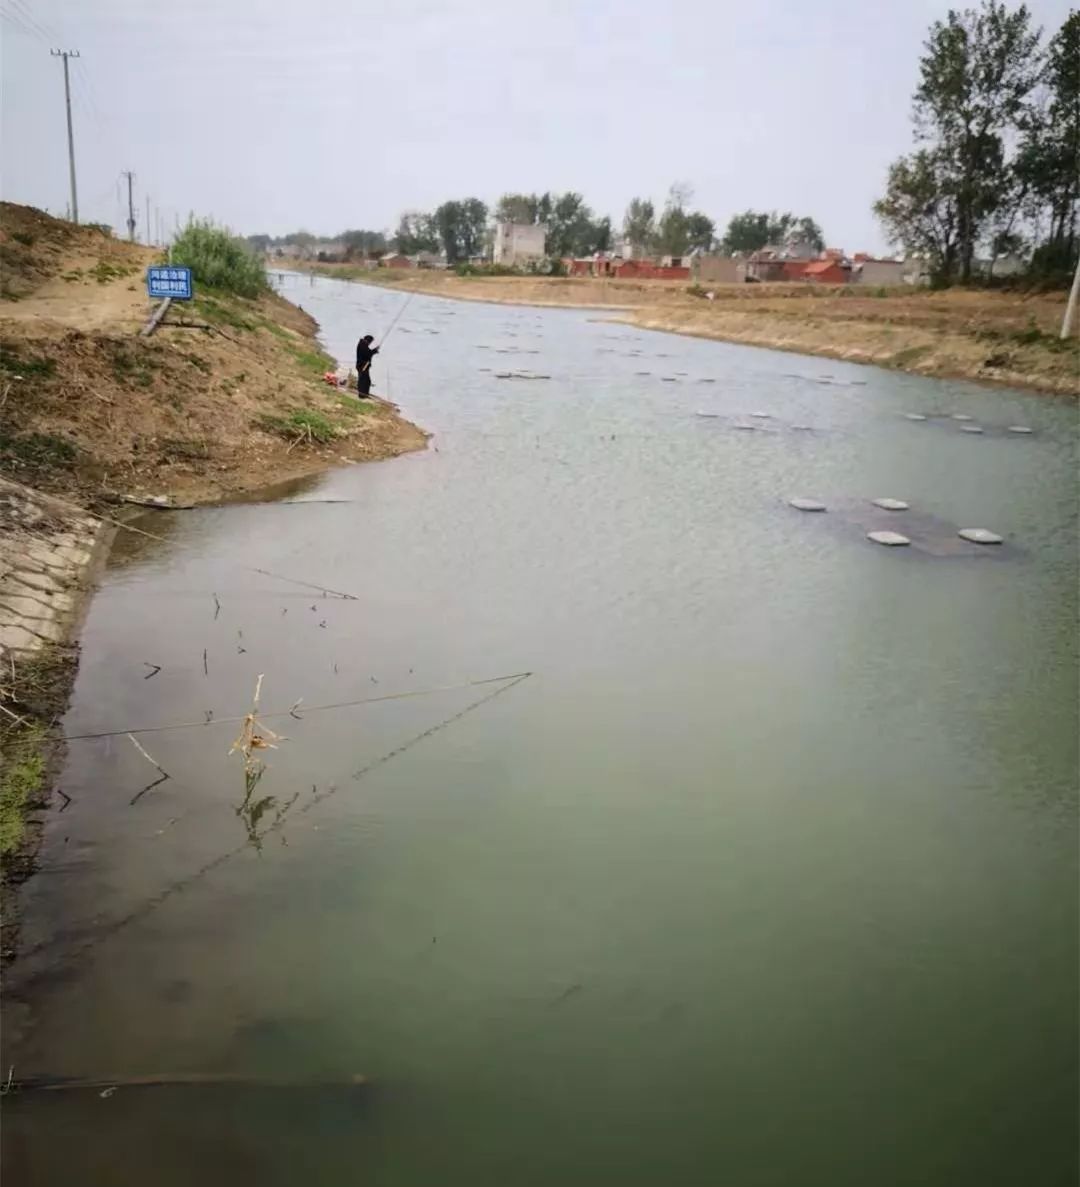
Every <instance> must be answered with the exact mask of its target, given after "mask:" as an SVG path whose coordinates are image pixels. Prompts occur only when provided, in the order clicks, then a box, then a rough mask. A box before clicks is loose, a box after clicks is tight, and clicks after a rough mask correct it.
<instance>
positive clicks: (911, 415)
mask: <svg viewBox="0 0 1080 1187" xmlns="http://www.w3.org/2000/svg"><path fill="white" fill-rule="evenodd" d="M904 418H905V419H906V420H926V417H925V416H923V414H922V413H921V412H905V413H904Z"/></svg>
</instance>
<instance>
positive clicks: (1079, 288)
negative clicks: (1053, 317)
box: [1061, 258, 1080, 338]
mask: <svg viewBox="0 0 1080 1187" xmlns="http://www.w3.org/2000/svg"><path fill="white" fill-rule="evenodd" d="M1078 296H1080V258H1078V259H1077V261H1076V271H1075V272H1074V273H1073V282H1072V288H1071V289H1070V290H1069V303H1068V304H1067V305H1066V306H1065V317H1064V320H1063V321H1062V323H1061V336H1062V338H1068V336H1069V335H1070V334H1071V333H1072V322H1073V314H1075V312H1076V299H1077V297H1078Z"/></svg>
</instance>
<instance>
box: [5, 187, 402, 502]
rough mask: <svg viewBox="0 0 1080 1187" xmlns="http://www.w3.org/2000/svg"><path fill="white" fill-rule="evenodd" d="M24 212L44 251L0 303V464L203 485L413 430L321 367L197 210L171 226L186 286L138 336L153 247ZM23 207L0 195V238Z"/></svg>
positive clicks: (80, 482)
mask: <svg viewBox="0 0 1080 1187" xmlns="http://www.w3.org/2000/svg"><path fill="white" fill-rule="evenodd" d="M33 215H34V217H33V220H32V221H33V225H34V227H35V228H36V230H35V239H34V243H33V244H32V245H31V246H30V248H28V250H32V251H33V252H35V253H37V254H39V255H42V256H44V257H45V258H46V259H47V261H48V263H47V266H46V265H44V264H43V265H41V266H37V265H34V264H33V263H32V260H31V258H30V257H26V259H25V260H24V271H23V275H24V277H25V278H27V279H26V286H29V283H30V280H29V278H30V277H31V276H32V275H36V276H38V277H41V278H43V279H41V281H40V283H38V284H37V286H36V287H34V288H30V287H24V291H23V293H22V295H21V296H20V299H19V300H18V301H17V302H13V303H9V304H7V305H2V304H0V468H2V469H3V470H4V471H5V473H7V474H8V476H9V477H12V478H15V479H17V480H19V481H23V482H27V483H29V484H31V485H38V486H43V487H46V488H48V489H52V490H62V491H67V492H71V493H78V494H79V495H81V496H83V497H93V496H95V495H98V494H102V493H106V494H124V495H130V494H156V493H165V492H168V493H172V494H175V495H178V496H182V497H201V496H205V495H211V494H220V493H224V492H228V491H232V490H242V489H250V488H253V487H257V486H261V485H265V484H268V483H271V482H275V481H280V480H282V479H286V478H290V477H294V476H297V475H299V474H302V473H304V472H308V471H311V470H314V469H318V468H321V467H323V466H326V465H328V464H332V463H333V462H335V461H338V460H352V459H365V458H374V457H388V456H392V455H393V454H396V453H401V452H403V451H405V450H407V449H415V448H418V447H420V446H422V445H423V443H424V436H423V434H422V433H420V431H419V430H418V429H416V428H415V427H414V426H412V425H409V424H408V423H407V422H405V421H403V420H402V419H401V418H400V417H398V416H397V415H396V414H395V412H394V410H393V409H392V407H391V406H389V405H385V404H382V403H377V402H370V403H369V402H363V403H362V402H360V401H358V400H356V398H355V397H354V396H351V395H349V394H347V393H345V392H343V391H341V390H339V389H336V388H334V387H331V386H329V385H327V384H326V383H325V382H324V381H323V374H324V372H325V371H327V370H333V369H334V367H335V364H334V363H333V361H332V360H331V359H330V358H329V357H328V356H327V355H326V354H325V353H324V352H323V350H322V348H321V346H320V345H319V343H318V340H317V338H316V329H317V327H316V325H315V322H314V321H313V320H312V319H311V318H310V317H309V316H308V315H307V314H305V313H303V312H301V311H300V310H299V309H297V308H296V307H295V306H294V305H291V304H289V303H288V302H287V301H285V300H283V299H282V298H281V297H279V296H277V295H276V294H275V293H273V292H272V291H270V289H269V287H268V286H267V284H266V280H265V273H264V272H263V270H262V265H261V263H260V262H259V261H256V260H254V259H253V258H252V257H251V256H250V255H249V254H248V253H247V252H246V251H245V250H244V249H243V247H242V245H239V244H237V243H236V241H235V240H231V239H230V238H229V237H228V236H227V235H226V234H225V233H224V232H221V231H220V230H219V229H217V228H213V227H210V226H209V225H207V224H198V223H196V224H192V225H191V226H189V227H188V229H187V231H186V232H185V233H184V235H183V236H181V239H180V246H181V247H183V249H184V251H185V252H186V253H187V255H186V258H188V259H189V260H191V262H192V266H193V268H194V270H195V273H196V278H197V279H196V299H195V300H194V301H193V302H190V303H186V304H184V305H183V306H180V305H174V307H173V309H172V310H170V313H169V318H168V320H167V321H166V323H165V324H163V326H162V327H161V328H160V329H159V330H158V331H157V332H156V333H155V334H154V335H153V336H152V337H149V338H142V337H140V336H139V334H138V330H139V328H140V327H141V325H142V324H143V323H144V322H145V320H146V317H147V313H148V309H149V305H148V302H147V299H146V295H145V289H144V287H143V284H142V279H141V274H142V271H143V269H144V268H145V266H146V264H147V263H148V262H152V260H153V258H154V257H153V254H152V253H150V252H148V250H147V249H145V248H141V247H138V246H135V245H132V244H127V243H116V242H114V241H112V240H111V239H109V238H108V237H107V236H104V235H103V234H102V233H101V232H100V231H98V230H94V229H89V228H79V227H73V226H72V225H71V224H69V223H63V222H60V221H59V220H56V219H50V218H49V217H48V216H47V215H42V214H40V213H39V212H33ZM29 221H30V216H29V215H28V214H27V212H26V208H22V207H10V206H8V205H0V246H9V245H10V244H11V243H12V242H13V236H14V235H15V234H16V233H21V232H20V231H19V228H20V227H25V226H26V225H28V222H29ZM103 249H104V250H103ZM96 252H102V254H100V255H98V256H97V257H95V253H96ZM236 252H240V253H241V255H240V256H237V255H236ZM57 253H59V254H57ZM73 261H78V262H81V266H79V267H78V268H77V269H74V268H72V267H71V266H70V265H71V264H72V262H73ZM102 262H104V265H106V266H107V267H108V271H109V274H108V275H107V276H106V278H105V279H104V280H100V279H99V274H104V271H105V268H104V267H103V266H99V265H101V264H102ZM35 268H36V271H35ZM208 277H213V278H215V280H216V283H209V282H208V281H207V279H206V278H208ZM245 294H250V295H245Z"/></svg>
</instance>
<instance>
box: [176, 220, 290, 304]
mask: <svg viewBox="0 0 1080 1187" xmlns="http://www.w3.org/2000/svg"><path fill="white" fill-rule="evenodd" d="M171 262H172V263H174V264H186V265H187V266H188V267H189V268H190V269H191V270H192V272H193V273H194V276H195V279H196V280H197V281H198V282H199V283H200V284H205V285H209V286H210V287H211V288H216V289H221V290H222V291H223V292H228V293H235V294H236V295H237V296H238V297H257V296H259V295H260V294H261V293H264V292H266V291H267V290H268V289H269V287H270V284H269V282H268V281H267V279H266V265H265V264H264V263H263V261H262V259H261V258H260V257H257V256H255V255H253V254H252V252H251V251H250V250H249V249H248V246H247V244H246V243H245V242H244V241H243V240H242V239H237V238H236V237H235V236H233V235H230V234H229V232H228V231H226V230H225V228H224V227H217V226H215V225H214V224H213V223H212V222H210V220H209V219H203V220H198V219H193V220H192V221H191V222H189V223H188V225H187V226H186V227H185V228H184V229H183V231H182V232H181V233H180V236H179V237H178V238H177V240H176V241H175V242H174V243H173V248H172V257H171Z"/></svg>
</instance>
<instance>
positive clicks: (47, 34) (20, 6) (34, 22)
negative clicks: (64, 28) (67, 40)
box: [8, 0, 62, 41]
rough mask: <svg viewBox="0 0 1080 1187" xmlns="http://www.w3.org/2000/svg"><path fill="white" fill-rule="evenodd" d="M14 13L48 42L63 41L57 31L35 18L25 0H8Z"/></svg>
mask: <svg viewBox="0 0 1080 1187" xmlns="http://www.w3.org/2000/svg"><path fill="white" fill-rule="evenodd" d="M8 3H9V4H10V5H11V7H12V9H13V11H14V12H16V13H18V15H19V16H20V17H22V19H23V20H24V21H25V22H26V23H27V24H28V25H29V26H30V27H31V28H32V29H34V30H36V31H37V33H38V34H39V35H40V36H41V37H43V38H44V39H45V40H46V41H60V40H62V39H61V38H60V37H59V35H58V34H57V33H56V31H55V29H53V28H51V27H50V26H49V25H46V24H45V23H44V22H43V21H39V20H38V19H37V17H35V16H33V15H32V14H31V12H30V11H29V9H28V8H27V7H26V5H25V4H24V3H23V0H8Z"/></svg>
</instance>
